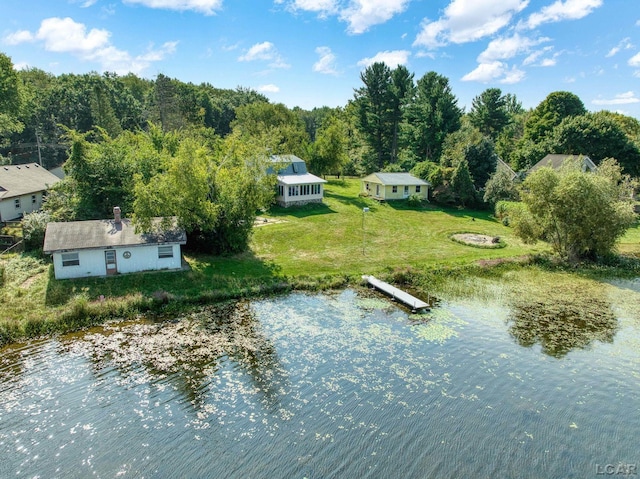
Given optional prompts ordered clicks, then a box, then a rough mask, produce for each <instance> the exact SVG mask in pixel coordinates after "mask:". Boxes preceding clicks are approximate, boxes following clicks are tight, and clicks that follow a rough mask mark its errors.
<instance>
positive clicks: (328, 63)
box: [313, 47, 338, 75]
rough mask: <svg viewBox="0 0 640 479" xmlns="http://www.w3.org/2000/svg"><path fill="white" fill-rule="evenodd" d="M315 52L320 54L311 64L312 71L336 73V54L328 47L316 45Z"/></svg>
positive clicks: (328, 73)
mask: <svg viewBox="0 0 640 479" xmlns="http://www.w3.org/2000/svg"><path fill="white" fill-rule="evenodd" d="M316 53H317V54H318V55H320V59H319V60H318V61H317V62H315V63H314V64H313V71H314V72H317V73H324V74H327V75H336V74H337V73H338V71H337V70H336V56H335V55H334V54H333V52H332V51H331V49H330V48H329V47H318V48H316Z"/></svg>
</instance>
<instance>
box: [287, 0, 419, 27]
mask: <svg viewBox="0 0 640 479" xmlns="http://www.w3.org/2000/svg"><path fill="white" fill-rule="evenodd" d="M410 1H411V0H275V3H276V4H286V8H287V9H288V10H291V11H293V12H296V11H298V10H304V11H307V12H313V13H317V14H318V15H319V16H320V18H327V17H329V16H330V15H336V16H337V17H338V18H339V19H340V20H342V21H343V22H346V23H348V27H347V31H348V32H349V33H350V34H354V35H357V34H360V33H364V32H366V31H367V30H369V29H370V28H371V27H372V26H374V25H379V24H381V23H385V22H386V21H388V20H390V19H391V18H393V17H394V16H395V15H397V14H399V13H402V12H404V11H405V9H406V8H407V5H408V4H409V3H410Z"/></svg>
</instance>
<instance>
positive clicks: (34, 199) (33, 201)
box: [31, 195, 38, 205]
mask: <svg viewBox="0 0 640 479" xmlns="http://www.w3.org/2000/svg"><path fill="white" fill-rule="evenodd" d="M37 201H38V199H37V198H36V195H31V204H32V205H35V204H36V202H37Z"/></svg>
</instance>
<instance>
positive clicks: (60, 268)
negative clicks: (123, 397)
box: [43, 207, 187, 279]
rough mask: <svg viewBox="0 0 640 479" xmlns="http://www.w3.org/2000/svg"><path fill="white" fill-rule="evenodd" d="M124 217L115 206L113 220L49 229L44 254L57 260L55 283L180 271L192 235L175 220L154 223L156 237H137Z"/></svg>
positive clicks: (49, 226)
mask: <svg viewBox="0 0 640 479" xmlns="http://www.w3.org/2000/svg"><path fill="white" fill-rule="evenodd" d="M120 215H121V213H120V208H118V207H116V208H114V218H113V219H110V220H90V221H69V222H53V223H49V224H47V230H46V232H45V238H44V248H43V251H44V252H45V253H46V254H51V255H52V256H53V268H54V271H55V276H56V279H69V278H84V277H87V276H107V275H112V274H117V273H135V272H139V271H153V270H177V269H180V268H181V266H182V254H181V250H180V246H181V245H183V244H186V242H187V235H186V233H185V231H184V230H183V229H181V228H178V226H177V220H176V218H173V217H172V218H168V219H165V220H163V219H162V218H155V220H154V225H155V228H154V231H155V232H153V233H136V231H135V227H134V225H133V224H132V223H131V220H129V219H123V218H121V217H120ZM167 222H168V223H169V225H170V226H169V227H168V228H163V224H164V223H167Z"/></svg>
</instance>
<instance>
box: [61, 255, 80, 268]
mask: <svg viewBox="0 0 640 479" xmlns="http://www.w3.org/2000/svg"><path fill="white" fill-rule="evenodd" d="M62 266H80V256H79V254H78V253H62Z"/></svg>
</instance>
